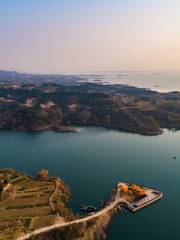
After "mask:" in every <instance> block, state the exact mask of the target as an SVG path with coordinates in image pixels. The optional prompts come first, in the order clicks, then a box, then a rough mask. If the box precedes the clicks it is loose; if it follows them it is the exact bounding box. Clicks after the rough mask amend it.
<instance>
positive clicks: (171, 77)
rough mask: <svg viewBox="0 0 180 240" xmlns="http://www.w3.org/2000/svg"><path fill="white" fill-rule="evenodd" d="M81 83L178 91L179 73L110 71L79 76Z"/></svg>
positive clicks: (179, 86) (175, 71)
mask: <svg viewBox="0 0 180 240" xmlns="http://www.w3.org/2000/svg"><path fill="white" fill-rule="evenodd" d="M80 76H81V77H82V81H84V80H86V81H88V82H95V83H105V84H127V85H130V86H136V87H140V88H148V89H152V90H154V91H159V92H171V91H180V71H178V70H171V71H112V72H111V71H110V72H93V73H89V74H81V75H80Z"/></svg>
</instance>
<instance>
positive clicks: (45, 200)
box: [0, 169, 71, 240]
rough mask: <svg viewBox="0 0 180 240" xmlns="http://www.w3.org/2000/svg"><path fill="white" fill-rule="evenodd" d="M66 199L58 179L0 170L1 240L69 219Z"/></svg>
mask: <svg viewBox="0 0 180 240" xmlns="http://www.w3.org/2000/svg"><path fill="white" fill-rule="evenodd" d="M68 198H69V190H68V188H67V186H65V184H64V183H63V182H62V180H60V179H59V178H50V177H48V176H47V175H45V176H43V174H41V175H40V174H39V175H38V177H36V178H32V177H30V176H27V175H25V174H23V173H18V172H16V171H15V170H12V169H3V170H0V240H9V239H15V238H16V237H17V236H21V235H23V234H25V233H28V232H30V231H32V230H35V229H38V228H41V227H44V226H48V225H52V224H54V223H55V222H63V221H65V220H66V218H68V217H70V216H71V214H70V212H69V211H68V209H67V208H66V207H65V203H66V201H68Z"/></svg>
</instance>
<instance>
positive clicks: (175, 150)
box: [0, 128, 180, 240]
mask: <svg viewBox="0 0 180 240" xmlns="http://www.w3.org/2000/svg"><path fill="white" fill-rule="evenodd" d="M179 140H180V132H174V133H173V132H169V131H167V130H165V132H164V134H163V135H161V136H157V137H143V136H140V135H133V134H126V133H121V132H118V131H113V130H106V129H103V128H82V131H81V132H80V133H55V132H42V133H26V132H20V133H18V132H12V131H6V132H5V131H3V132H2V131H1V132H0V153H1V154H0V167H1V168H3V167H11V168H16V169H17V170H20V171H24V172H27V173H29V174H35V173H36V172H37V171H38V170H40V169H42V168H47V169H49V172H50V174H51V175H59V176H61V178H63V180H64V181H65V182H66V183H67V184H68V185H69V186H70V187H71V192H72V198H71V203H70V204H71V207H72V208H73V210H74V211H78V207H77V205H78V204H94V205H98V203H99V200H101V199H105V198H106V197H107V196H108V194H109V193H110V192H111V190H112V188H113V187H114V186H115V184H116V183H117V182H118V181H125V182H132V183H138V184H142V185H144V186H149V187H152V188H153V187H154V188H156V189H160V190H161V191H162V192H163V193H164V198H163V199H162V200H161V201H159V202H157V203H155V204H153V205H151V206H150V207H147V208H145V209H143V210H142V211H140V212H138V213H135V214H131V213H123V214H118V215H116V216H115V217H114V218H113V219H112V222H111V224H110V225H109V228H108V231H107V235H108V236H107V239H108V240H118V239H124V240H132V239H138V240H145V239H146V240H150V239H151V240H152V239H154V240H171V239H173V240H179V239H180V231H179V226H180V225H179V218H180V207H179V204H180V188H179V184H180V146H179ZM173 156H176V157H177V159H176V160H173Z"/></svg>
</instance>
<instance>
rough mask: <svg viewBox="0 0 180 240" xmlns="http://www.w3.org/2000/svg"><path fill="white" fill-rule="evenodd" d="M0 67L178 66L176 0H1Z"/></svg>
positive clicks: (40, 69)
mask: <svg viewBox="0 0 180 240" xmlns="http://www.w3.org/2000/svg"><path fill="white" fill-rule="evenodd" d="M0 69H5V70H17V71H21V72H33V73H62V72H64V73H65V72H67V73H70V72H92V71H140V70H141V71H146V70H147V71H149V70H169V69H180V1H179V0H29V1H27V0H0Z"/></svg>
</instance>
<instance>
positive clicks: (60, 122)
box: [0, 71, 180, 135]
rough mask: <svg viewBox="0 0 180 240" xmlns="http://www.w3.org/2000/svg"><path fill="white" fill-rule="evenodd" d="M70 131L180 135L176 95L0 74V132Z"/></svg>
mask: <svg viewBox="0 0 180 240" xmlns="http://www.w3.org/2000/svg"><path fill="white" fill-rule="evenodd" d="M80 80H81V81H80ZM72 126H100V127H106V128H113V129H117V130H120V131H125V132H131V133H137V134H142V135H158V134H161V133H162V132H163V130H162V129H163V128H169V129H173V130H174V129H175V130H176V129H180V93H179V92H171V93H158V92H154V91H151V90H148V89H143V88H136V87H132V86H127V85H110V84H109V85H103V84H101V83H88V82H82V79H80V78H77V77H75V76H74V77H72V76H71V77H70V76H69V77H68V76H66V77H62V76H61V77H58V76H54V75H53V76H49V75H48V76H46V75H45V76H44V75H26V74H17V73H11V72H10V73H9V72H3V71H0V129H2V130H5V129H11V130H15V131H43V130H53V131H59V132H78V131H79V129H77V128H74V127H72Z"/></svg>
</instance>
